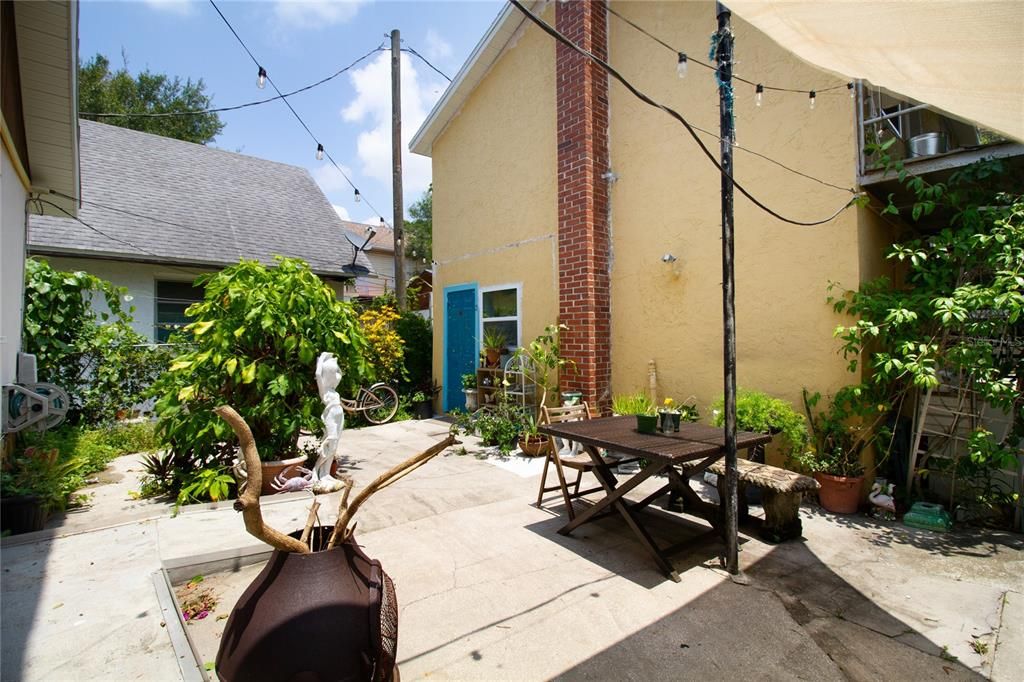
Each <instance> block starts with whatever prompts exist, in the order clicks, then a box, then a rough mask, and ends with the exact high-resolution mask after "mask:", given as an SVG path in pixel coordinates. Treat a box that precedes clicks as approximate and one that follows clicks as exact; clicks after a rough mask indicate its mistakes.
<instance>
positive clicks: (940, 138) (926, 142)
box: [909, 133, 949, 158]
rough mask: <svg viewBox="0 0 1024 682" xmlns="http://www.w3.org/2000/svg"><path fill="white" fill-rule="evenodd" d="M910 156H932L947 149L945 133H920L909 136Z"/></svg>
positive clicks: (947, 143)
mask: <svg viewBox="0 0 1024 682" xmlns="http://www.w3.org/2000/svg"><path fill="white" fill-rule="evenodd" d="M909 147H910V156H911V158H913V157H916V156H934V155H935V154H945V153H946V152H947V151H949V141H948V140H947V139H946V134H945V133H922V134H921V135H915V136H914V137H912V138H910V143H909Z"/></svg>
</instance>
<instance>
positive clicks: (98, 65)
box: [78, 54, 224, 144]
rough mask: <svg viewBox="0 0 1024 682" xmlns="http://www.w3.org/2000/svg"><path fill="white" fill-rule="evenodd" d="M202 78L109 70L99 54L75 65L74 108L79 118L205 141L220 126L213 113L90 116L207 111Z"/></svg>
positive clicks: (198, 141) (211, 136) (201, 142)
mask: <svg viewBox="0 0 1024 682" xmlns="http://www.w3.org/2000/svg"><path fill="white" fill-rule="evenodd" d="M205 90H206V84H205V83H203V79H201V78H200V79H199V80H198V81H196V82H192V79H187V80H185V82H184V83H183V82H182V81H181V79H180V78H178V77H177V76H174V77H171V76H167V75H166V74H162V73H152V72H150V71H149V70H148V69H147V70H145V71H143V72H142V73H140V74H138V76H135V77H132V75H131V74H130V73H129V72H128V68H127V66H125V67H122V68H121V69H118V70H117V71H111V70H110V60H108V59H107V58H106V57H104V56H103V55H101V54H97V55H96V56H94V57H93V58H92V59H90V60H88V61H86V62H85V63H83V64H81V65H80V66H79V67H78V110H79V112H81V113H80V114H79V115H80V116H81V117H82V118H85V119H89V120H95V121H101V122H103V123H109V124H111V125H116V126H121V127H122V128H131V129H132V130H140V131H142V132H145V133H153V134H154V135H162V136H164V137H173V138H175V139H178V140H185V141H186V142H197V143H199V144H207V143H209V142H210V141H212V140H213V138H215V137H216V136H217V135H218V134H220V132H221V131H222V130H223V129H224V124H223V123H222V122H221V120H220V117H219V116H218V115H217V114H215V113H212V114H201V115H196V116H166V117H149V116H131V115H126V116H91V115H90V114H143V113H145V114H151V113H166V112H175V111H198V110H203V109H209V108H210V106H211V102H212V98H211V97H210V96H209V95H207V94H205Z"/></svg>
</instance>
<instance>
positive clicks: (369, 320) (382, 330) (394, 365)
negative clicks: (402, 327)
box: [359, 305, 405, 381]
mask: <svg viewBox="0 0 1024 682" xmlns="http://www.w3.org/2000/svg"><path fill="white" fill-rule="evenodd" d="M399 319H401V316H400V315H399V314H398V313H397V312H396V311H395V309H394V308H392V307H391V306H390V305H383V306H380V307H379V308H367V309H366V310H364V311H363V312H362V313H360V315H359V327H360V328H361V329H362V332H363V335H364V336H365V337H366V341H367V343H368V344H369V346H370V354H369V355H368V357H367V362H368V363H369V364H370V366H371V367H372V369H373V374H374V375H375V376H376V377H377V379H378V380H379V381H394V380H395V379H397V378H398V377H399V376H401V374H402V372H403V367H402V358H403V356H404V354H405V349H404V343H403V341H402V337H401V336H399V334H398V332H397V331H396V330H395V322H396V321H398V320H399Z"/></svg>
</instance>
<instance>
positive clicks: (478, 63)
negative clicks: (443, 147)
mask: <svg viewBox="0 0 1024 682" xmlns="http://www.w3.org/2000/svg"><path fill="white" fill-rule="evenodd" d="M532 4H533V8H531V9H535V8H536V6H537V5H543V4H546V1H545V0H536V1H535V2H534V3H532ZM523 21H525V18H524V17H523V15H522V14H521V13H520V12H519V10H517V9H516V8H515V7H514V6H512V5H511V4H506V5H505V6H504V7H503V8H502V10H501V12H499V13H498V16H497V17H496V18H495V19H494V21H493V22H492V23H491V26H490V28H488V29H487V33H485V34H484V36H483V38H481V39H480V42H479V43H477V45H476V47H475V48H473V52H472V53H471V54H470V55H469V59H467V60H466V63H465V64H463V65H462V68H461V69H459V72H458V73H457V74H456V75H455V80H453V81H452V83H451V85H449V86H448V89H447V90H445V91H444V94H443V95H442V96H441V99H439V100H438V101H437V104H435V105H434V108H433V109H431V111H430V114H429V115H428V116H427V118H426V120H425V121H423V125H421V126H420V128H419V130H417V131H416V134H415V135H414V136H413V138H412V140H411V141H410V142H409V151H411V152H413V153H414V154H420V155H421V156H427V157H429V156H430V155H431V154H432V153H433V147H434V140H436V139H437V138H438V137H439V136H440V135H441V133H442V132H444V129H445V128H446V127H447V126H448V122H449V121H451V120H452V118H454V117H455V115H456V114H457V113H458V111H459V109H461V108H462V105H463V103H464V102H465V101H466V99H467V98H468V97H469V95H470V93H472V92H473V90H474V89H476V86H477V85H478V84H479V83H480V81H481V80H483V78H484V76H485V75H486V74H487V72H488V71H490V69H491V66H492V65H493V64H494V63H495V62H496V61H497V60H498V58H499V57H501V55H502V53H503V52H504V51H505V47H506V46H507V45H508V43H509V41H510V40H511V39H512V37H513V36H514V35H515V33H516V31H517V30H518V29H519V27H520V26H521V25H522V23H523Z"/></svg>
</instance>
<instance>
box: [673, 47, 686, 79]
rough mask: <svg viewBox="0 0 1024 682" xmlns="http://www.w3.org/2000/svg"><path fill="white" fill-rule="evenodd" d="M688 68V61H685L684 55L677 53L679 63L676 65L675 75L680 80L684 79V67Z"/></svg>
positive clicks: (683, 53)
mask: <svg viewBox="0 0 1024 682" xmlns="http://www.w3.org/2000/svg"><path fill="white" fill-rule="evenodd" d="M687 66H688V60H687V59H686V53H685V52H680V53H679V63H677V64H676V74H678V76H679V77H680V78H686V67H687Z"/></svg>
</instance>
